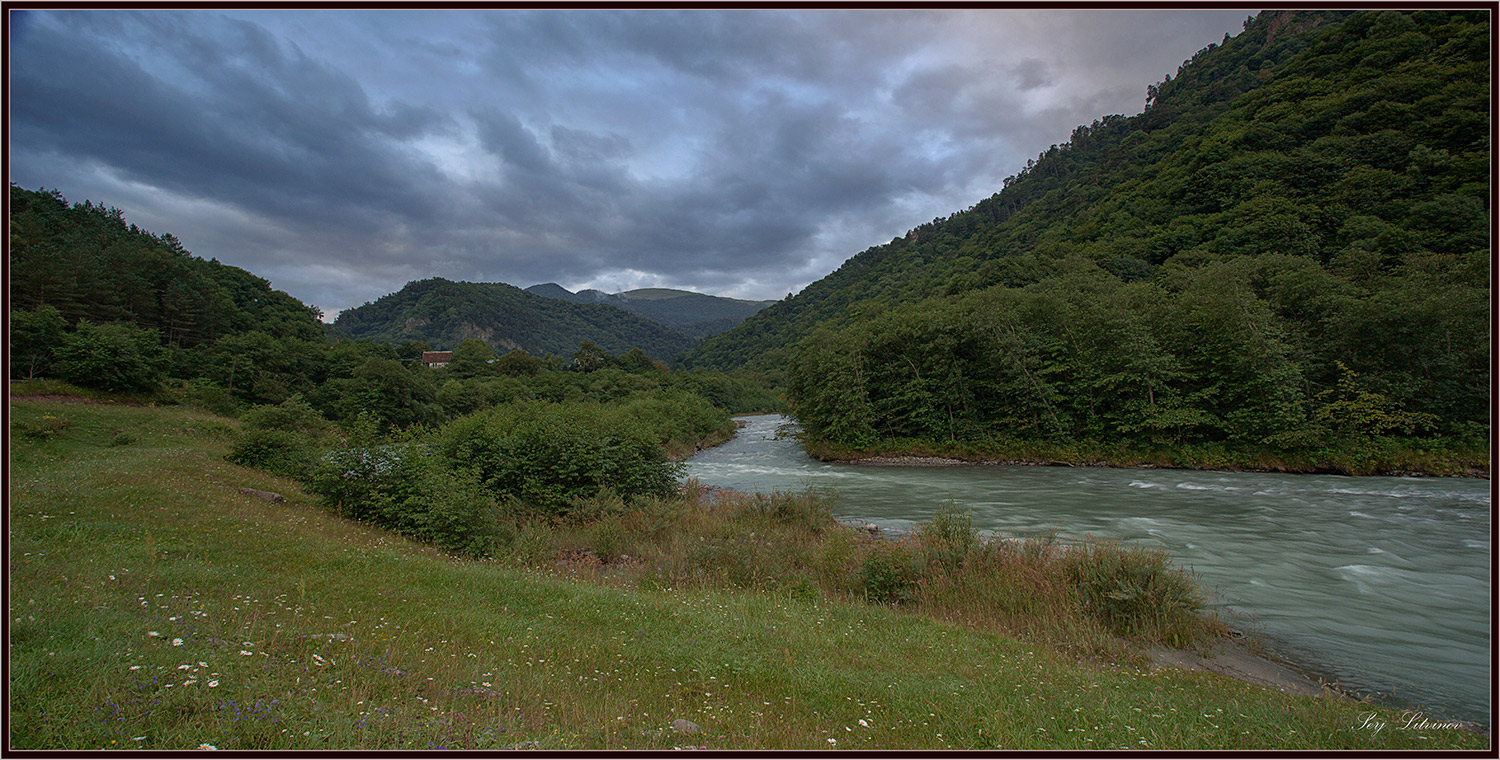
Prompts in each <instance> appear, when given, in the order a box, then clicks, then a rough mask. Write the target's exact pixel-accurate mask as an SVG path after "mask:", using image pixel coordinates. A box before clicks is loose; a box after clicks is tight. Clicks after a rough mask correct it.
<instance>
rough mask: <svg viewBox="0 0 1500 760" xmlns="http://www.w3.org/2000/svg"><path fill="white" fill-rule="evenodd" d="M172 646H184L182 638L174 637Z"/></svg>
mask: <svg viewBox="0 0 1500 760" xmlns="http://www.w3.org/2000/svg"><path fill="white" fill-rule="evenodd" d="M172 646H174V647H180V646H182V639H172Z"/></svg>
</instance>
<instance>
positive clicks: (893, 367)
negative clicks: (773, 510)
mask: <svg viewBox="0 0 1500 760" xmlns="http://www.w3.org/2000/svg"><path fill="white" fill-rule="evenodd" d="M1489 31H1490V30H1489V22H1488V17H1487V14H1485V13H1484V12H1465V11H1454V12H1446V11H1417V12H1397V11H1377V12H1369V13H1353V14H1350V13H1333V12H1318V13H1301V12H1278V13H1271V12H1268V13H1264V14H1261V15H1260V16H1258V17H1256V18H1255V19H1254V20H1253V21H1252V22H1250V23H1248V24H1247V28H1246V30H1245V31H1244V32H1243V33H1242V34H1240V35H1238V36H1235V37H1233V38H1226V40H1225V42H1224V44H1222V45H1211V46H1209V47H1207V48H1205V49H1204V50H1202V51H1200V52H1199V53H1198V54H1197V55H1195V56H1194V58H1193V59H1192V61H1190V62H1187V63H1185V64H1184V66H1183V67H1182V68H1181V69H1180V70H1179V71H1178V74H1177V76H1176V77H1172V78H1168V79H1167V80H1166V81H1164V82H1162V83H1160V84H1158V85H1153V86H1151V87H1150V88H1149V90H1148V94H1149V96H1150V101H1149V105H1148V107H1147V109H1146V110H1145V112H1144V113H1142V114H1140V115H1137V116H1134V117H1129V118H1126V117H1120V116H1111V117H1106V118H1104V119H1101V120H1099V121H1096V122H1095V123H1094V124H1092V125H1089V126H1082V127H1079V128H1078V129H1076V130H1075V131H1074V132H1073V134H1072V136H1071V139H1070V140H1069V141H1068V142H1067V143H1066V144H1063V145H1060V146H1055V147H1053V148H1052V149H1049V150H1048V151H1047V152H1046V153H1044V154H1043V155H1042V156H1040V157H1039V158H1038V159H1037V160H1035V161H1033V162H1029V163H1028V165H1027V167H1026V168H1025V169H1024V170H1022V171H1021V172H1020V173H1019V174H1018V175H1016V176H1015V177H1012V178H1010V179H1008V180H1007V181H1006V183H1005V188H1004V189H1002V190H1001V192H999V193H997V194H996V195H994V196H992V197H990V198H988V199H986V200H984V201H982V202H980V203H979V204H977V205H975V206H974V207H972V208H970V209H968V210H966V211H963V212H960V213H957V214H954V215H952V216H950V217H949V218H947V219H937V220H934V221H933V222H932V223H930V224H925V225H922V226H920V227H918V228H916V229H914V230H912V231H911V232H910V233H908V234H907V235H906V236H905V237H904V238H899V239H897V240H893V241H892V242H891V243H889V244H887V245H884V246H879V247H876V248H872V249H870V250H868V251H866V252H864V253H862V254H860V255H858V256H856V257H854V258H852V259H850V260H849V261H848V262H846V263H845V265H844V266H843V267H841V268H840V269H839V270H838V271H837V272H835V273H833V274H832V275H830V276H828V277H826V278H824V279H823V280H821V281H819V282H817V283H814V284H812V285H810V286H809V287H808V288H806V289H805V290H804V291H803V292H802V293H800V294H799V295H797V296H796V297H794V298H792V299H790V300H788V301H785V302H782V303H779V304H777V305H775V306H772V307H771V308H768V309H766V310H765V311H763V312H761V313H760V314H758V315H757V316H755V317H753V318H751V319H750V320H747V321H746V323H745V324H743V325H741V326H740V327H739V328H737V329H735V330H732V331H730V332H728V333H725V334H723V335H720V336H717V337H715V338H711V339H709V340H707V341H705V342H704V343H703V344H702V345H701V346H700V347H699V348H698V349H696V350H695V351H693V352H692V353H691V354H690V355H689V356H688V357H687V361H688V362H689V364H690V365H692V364H696V365H700V366H716V367H730V366H735V365H737V364H739V363H741V362H751V363H753V364H758V365H760V366H764V367H772V366H779V365H790V367H791V369H790V371H789V373H788V384H789V387H790V390H791V395H792V397H793V401H794V405H795V409H796V412H797V415H798V417H799V419H800V420H801V421H802V422H803V424H804V426H805V427H806V429H807V430H808V431H809V432H810V433H811V434H812V435H813V437H814V439H815V440H823V441H826V442H831V443H838V444H842V445H847V446H854V447H856V448H858V447H860V446H867V445H869V444H871V442H873V441H876V440H879V439H903V438H913V439H924V440H989V439H994V438H996V437H1015V438H1023V439H1030V438H1034V439H1044V440H1053V441H1058V440H1093V441H1100V440H1102V441H1112V440H1125V441H1131V442H1136V443H1141V444H1152V445H1154V444H1158V443H1160V444H1188V443H1193V442H1214V441H1228V442H1230V443H1233V444H1236V445H1258V446H1261V445H1263V446H1272V447H1292V448H1298V447H1308V446H1314V447H1316V446H1326V445H1332V442H1334V441H1336V440H1342V439H1344V438H1347V437H1349V436H1355V437H1359V436H1383V435H1390V434H1398V435H1404V434H1415V435H1431V434H1446V435H1459V436H1463V435H1468V436H1474V437H1476V438H1477V437H1482V434H1483V431H1485V430H1487V415H1488V402H1489V377H1488V365H1489V321H1488V290H1489V266H1488V264H1489V251H1488V248H1489V238H1488V214H1489V211H1490V210H1489V165H1490V163H1489V162H1490V153H1489V151H1490V146H1489V104H1490V95H1489ZM819 325H821V327H818V326H819Z"/></svg>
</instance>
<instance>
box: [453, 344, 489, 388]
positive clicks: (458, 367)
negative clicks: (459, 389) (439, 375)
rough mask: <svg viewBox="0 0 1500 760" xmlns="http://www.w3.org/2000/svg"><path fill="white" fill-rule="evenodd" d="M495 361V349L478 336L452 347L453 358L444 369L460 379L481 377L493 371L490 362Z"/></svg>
mask: <svg viewBox="0 0 1500 760" xmlns="http://www.w3.org/2000/svg"><path fill="white" fill-rule="evenodd" d="M493 361H495V351H494V349H492V348H490V344H488V343H485V342H484V341H482V340H479V339H478V338H469V339H468V340H465V341H463V342H461V343H459V344H458V345H457V346H455V347H454V349H453V360H452V361H450V362H448V366H447V367H445V368H444V369H446V370H447V374H448V375H450V376H452V377H457V378H460V379H463V378H469V377H481V376H487V375H491V374H493V373H494V368H493V367H491V366H490V363H491V362H493Z"/></svg>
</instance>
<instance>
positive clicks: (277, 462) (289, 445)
mask: <svg viewBox="0 0 1500 760" xmlns="http://www.w3.org/2000/svg"><path fill="white" fill-rule="evenodd" d="M242 422H243V425H244V428H245V430H244V432H242V433H241V434H240V436H239V438H238V439H236V440H235V442H234V446H233V447H232V448H231V449H230V452H229V457H228V459H229V461H231V462H234V463H236V464H242V465H244V466H246V467H254V468H256V469H259V470H265V471H266V472H271V473H275V474H277V475H285V476H287V477H291V478H297V479H299V480H306V479H308V478H309V477H311V476H312V474H313V471H314V470H315V469H316V467H317V465H318V461H319V456H318V455H319V452H320V445H319V441H320V440H322V439H324V438H326V437H327V436H328V435H329V434H330V433H331V432H332V430H333V426H332V425H331V424H329V422H328V421H327V420H325V419H323V415H322V414H320V413H319V412H318V410H316V409H313V408H312V407H311V406H308V405H307V402H305V401H303V400H302V397H301V396H298V395H293V396H292V397H291V398H288V399H287V400H285V401H283V402H281V403H280V404H264V405H260V406H256V407H255V408H253V409H251V410H250V411H248V412H245V415H244V417H243V418H242Z"/></svg>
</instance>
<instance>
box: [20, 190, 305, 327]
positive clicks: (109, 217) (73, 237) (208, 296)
mask: <svg viewBox="0 0 1500 760" xmlns="http://www.w3.org/2000/svg"><path fill="white" fill-rule="evenodd" d="M44 306H46V307H51V308H53V309H56V310H57V312H58V315H59V316H60V317H61V318H62V319H63V320H65V321H67V322H69V323H73V322H76V321H77V320H79V319H86V320H89V321H90V322H94V323H102V322H115V321H124V322H130V323H132V324H134V325H135V326H137V327H142V328H148V329H154V330H158V331H160V333H161V337H162V339H163V341H164V342H165V343H167V344H168V345H174V346H184V347H189V346H197V345H200V344H203V343H209V342H212V341H214V340H216V339H218V338H222V337H227V336H231V335H239V334H243V333H245V332H249V331H250V330H257V329H258V330H267V331H273V332H274V333H276V334H278V335H289V336H294V337H300V338H304V339H315V338H319V337H321V335H322V329H323V328H322V326H321V324H320V323H319V322H318V317H319V315H320V312H319V311H318V309H317V308H316V307H312V306H307V305H304V304H303V303H302V302H301V301H298V300H297V299H295V298H293V297H291V296H289V295H287V294H286V293H284V292H282V291H279V290H272V289H271V286H270V283H268V282H267V281H266V280H264V279H262V278H260V277H256V276H255V275H253V274H251V273H249V272H247V271H245V270H243V269H240V268H239V267H232V266H228V265H225V264H221V263H219V262H218V261H217V260H208V261H205V260H203V259H201V258H198V257H197V256H194V255H192V254H191V253H189V252H188V251H187V250H185V249H184V248H183V247H182V243H181V242H179V241H178V240H177V238H175V237H173V236H172V235H170V234H163V235H154V234H152V233H150V232H147V231H145V230H142V229H139V228H137V227H136V226H135V225H134V224H129V223H127V222H126V221H125V217H124V214H123V213H122V212H121V211H120V210H119V209H117V208H106V207H104V206H103V205H98V206H96V205H94V204H92V203H90V202H88V201H85V202H83V203H81V204H75V205H71V206H70V205H68V202H67V201H66V200H64V199H63V197H62V195H61V194H59V193H58V192H56V191H52V192H43V191H40V190H37V191H31V190H23V189H21V188H19V187H16V186H15V185H11V187H10V308H11V309H21V310H31V309H36V308H38V307H44Z"/></svg>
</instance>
